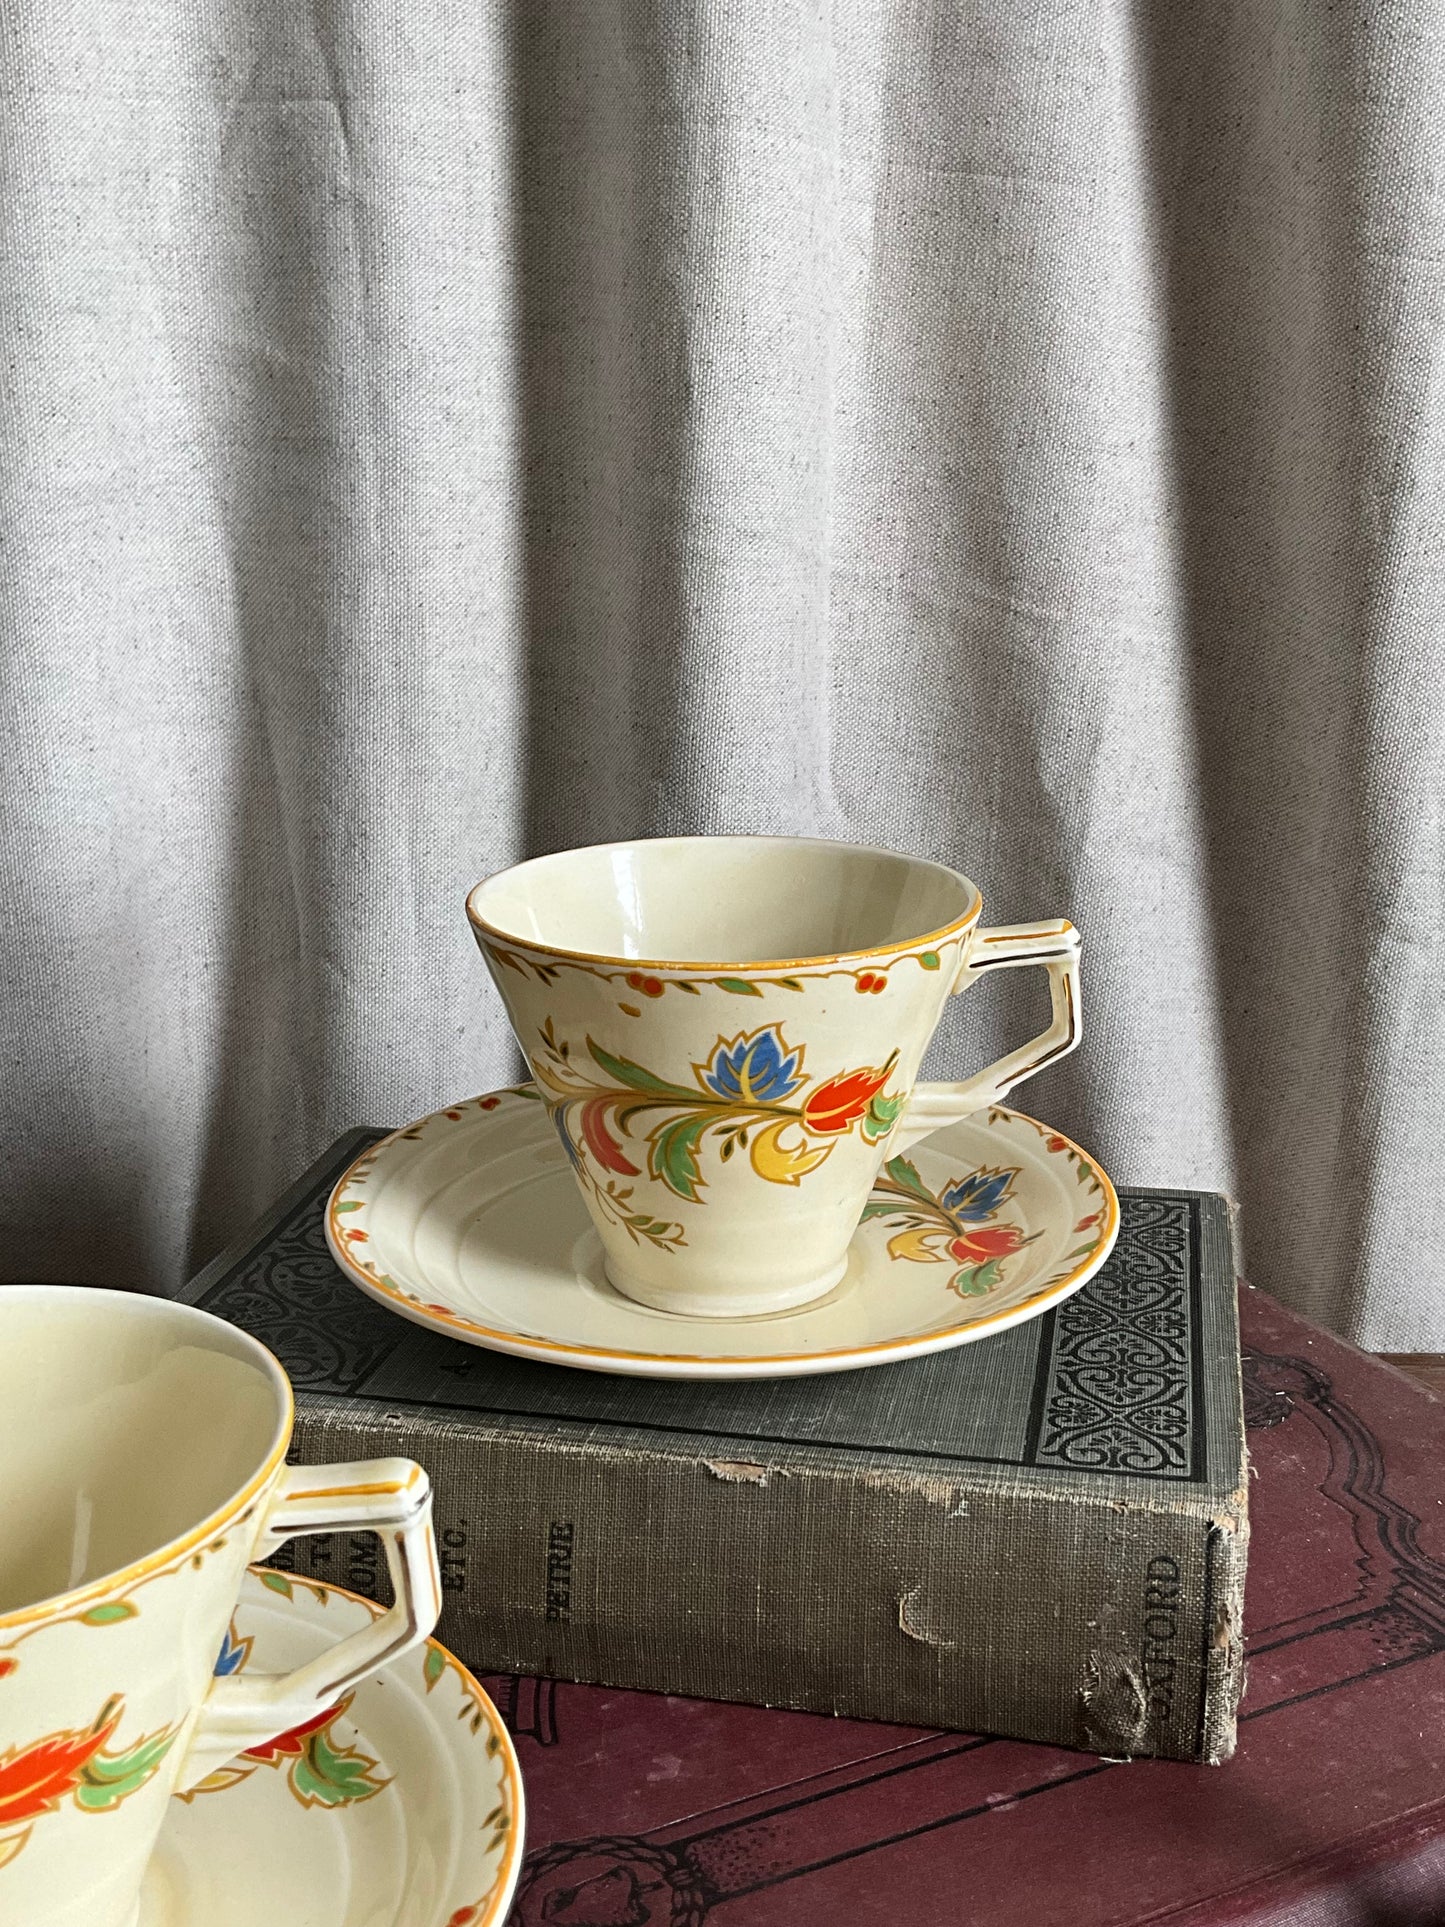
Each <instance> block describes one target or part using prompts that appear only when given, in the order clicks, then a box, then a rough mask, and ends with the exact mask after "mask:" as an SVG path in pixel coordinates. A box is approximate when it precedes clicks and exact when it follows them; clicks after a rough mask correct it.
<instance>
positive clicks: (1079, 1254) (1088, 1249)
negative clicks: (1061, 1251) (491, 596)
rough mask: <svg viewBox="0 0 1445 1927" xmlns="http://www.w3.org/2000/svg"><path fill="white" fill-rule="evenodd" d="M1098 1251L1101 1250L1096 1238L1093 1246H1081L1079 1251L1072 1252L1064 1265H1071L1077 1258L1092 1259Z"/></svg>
mask: <svg viewBox="0 0 1445 1927" xmlns="http://www.w3.org/2000/svg"><path fill="white" fill-rule="evenodd" d="M1098 1249H1099V1240H1098V1239H1097V1238H1095V1240H1094V1242H1093V1243H1092V1244H1091V1245H1080V1246H1079V1247H1078V1249H1077V1250H1075V1251H1071V1252H1070V1253H1069V1255H1068V1257H1067V1258H1065V1260H1064V1263H1065V1264H1066V1265H1067V1264H1071V1263H1072V1262H1073V1261H1074V1259H1075V1258H1087V1257H1090V1256H1091V1255H1092V1254H1093V1253H1094V1252H1096V1251H1097V1250H1098Z"/></svg>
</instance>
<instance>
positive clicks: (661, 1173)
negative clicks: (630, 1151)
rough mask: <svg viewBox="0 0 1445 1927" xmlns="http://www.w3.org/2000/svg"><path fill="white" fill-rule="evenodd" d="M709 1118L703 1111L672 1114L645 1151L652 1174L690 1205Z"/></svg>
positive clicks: (709, 1121) (693, 1196) (699, 1174)
mask: <svg viewBox="0 0 1445 1927" xmlns="http://www.w3.org/2000/svg"><path fill="white" fill-rule="evenodd" d="M712 1121H713V1120H712V1119H711V1118H709V1117H708V1116H707V1114H706V1113H705V1112H703V1113H699V1112H697V1111H692V1112H688V1113H685V1114H684V1115H683V1116H682V1117H675V1118H673V1119H671V1120H670V1121H669V1122H668V1123H666V1124H664V1125H663V1126H662V1128H661V1130H659V1131H657V1132H656V1133H655V1134H654V1136H653V1138H652V1142H651V1145H650V1147H649V1149H648V1153H647V1165H648V1169H649V1170H650V1171H651V1173H652V1175H653V1177H655V1178H661V1179H662V1182H663V1183H664V1184H665V1185H666V1186H667V1188H668V1190H669V1191H673V1192H676V1194H677V1196H678V1197H680V1198H687V1199H688V1200H689V1202H691V1203H693V1204H695V1203H696V1202H697V1190H698V1185H699V1184H700V1182H701V1181H702V1170H701V1167H700V1166H699V1164H698V1161H697V1147H698V1145H699V1144H700V1143H701V1142H702V1134H703V1132H704V1131H705V1130H706V1129H707V1127H708V1125H709V1124H710V1123H711V1122H712Z"/></svg>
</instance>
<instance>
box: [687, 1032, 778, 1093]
mask: <svg viewBox="0 0 1445 1927" xmlns="http://www.w3.org/2000/svg"><path fill="white" fill-rule="evenodd" d="M802 1062H803V1053H802V1051H801V1050H795V1051H790V1050H789V1049H788V1047H787V1045H786V1044H785V1043H784V1042H783V1036H782V1032H781V1031H780V1030H779V1028H778V1026H777V1025H776V1024H769V1025H768V1026H767V1028H766V1029H765V1030H755V1031H753V1032H752V1033H751V1035H744V1036H741V1037H732V1038H727V1039H724V1038H721V1037H720V1038H719V1039H718V1042H717V1047H716V1049H715V1050H714V1051H713V1054H712V1056H711V1057H710V1058H709V1059H708V1061H707V1063H706V1065H702V1064H698V1065H696V1066H695V1067H694V1068H695V1069H696V1070H697V1072H698V1075H699V1076H700V1077H701V1079H702V1082H703V1083H704V1084H705V1085H706V1086H707V1088H708V1089H709V1090H710V1091H715V1092H716V1093H717V1095H718V1096H719V1097H726V1098H731V1099H732V1101H733V1102H734V1103H737V1104H777V1103H780V1102H781V1100H782V1099H783V1098H785V1097H789V1096H791V1095H792V1093H793V1092H794V1091H795V1090H797V1088H798V1086H799V1085H800V1084H801V1083H802V1081H803V1079H802V1076H801V1075H800V1067H801V1065H802Z"/></svg>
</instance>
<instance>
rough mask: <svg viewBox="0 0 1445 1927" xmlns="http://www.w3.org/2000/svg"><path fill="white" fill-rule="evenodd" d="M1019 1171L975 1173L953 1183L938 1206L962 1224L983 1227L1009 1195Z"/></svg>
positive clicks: (941, 1197) (940, 1198)
mask: <svg viewBox="0 0 1445 1927" xmlns="http://www.w3.org/2000/svg"><path fill="white" fill-rule="evenodd" d="M1017 1176H1018V1172H1017V1171H1016V1170H1014V1171H972V1172H970V1173H969V1175H968V1176H967V1177H966V1178H960V1179H958V1180H957V1182H956V1183H953V1184H950V1185H949V1186H948V1187H947V1189H946V1190H944V1191H943V1192H942V1193H941V1194H940V1196H939V1200H938V1201H939V1203H940V1204H941V1205H942V1206H943V1208H944V1210H945V1211H946V1212H947V1213H948V1215H949V1216H950V1217H951V1218H953V1219H955V1220H956V1221H957V1222H958V1223H959V1224H983V1223H984V1222H985V1220H986V1219H988V1218H991V1217H992V1216H993V1214H994V1212H995V1211H997V1210H998V1208H999V1206H1000V1205H1001V1204H1002V1203H1003V1202H1004V1200H1005V1198H1007V1196H1008V1195H1009V1191H1010V1190H1011V1188H1012V1186H1013V1181H1014V1179H1015V1178H1016V1177H1017Z"/></svg>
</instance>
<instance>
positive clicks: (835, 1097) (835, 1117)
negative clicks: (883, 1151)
mask: <svg viewBox="0 0 1445 1927" xmlns="http://www.w3.org/2000/svg"><path fill="white" fill-rule="evenodd" d="M892 1069H893V1066H892V1065H891V1064H885V1065H884V1067H883V1069H882V1070H881V1071H878V1070H872V1069H868V1070H861V1071H844V1072H843V1074H842V1075H841V1076H840V1077H830V1078H829V1079H828V1081H827V1083H826V1084H820V1085H819V1086H818V1088H817V1090H816V1091H814V1092H813V1093H812V1095H811V1096H810V1097H809V1098H808V1099H807V1101H806V1102H805V1103H804V1105H803V1122H804V1124H806V1125H807V1127H808V1129H809V1130H810V1131H814V1132H816V1133H817V1135H818V1136H819V1137H836V1136H838V1135H839V1134H840V1133H841V1132H843V1131H847V1130H851V1128H852V1127H853V1125H855V1124H856V1123H857V1122H858V1120H859V1118H860V1117H862V1115H863V1113H864V1112H865V1111H866V1110H867V1108H868V1106H869V1105H870V1104H871V1103H872V1102H873V1100H874V1098H875V1097H876V1096H877V1095H878V1093H879V1091H881V1090H882V1088H883V1086H884V1085H885V1084H886V1083H887V1082H888V1079H889V1076H890V1074H891V1072H892Z"/></svg>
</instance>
